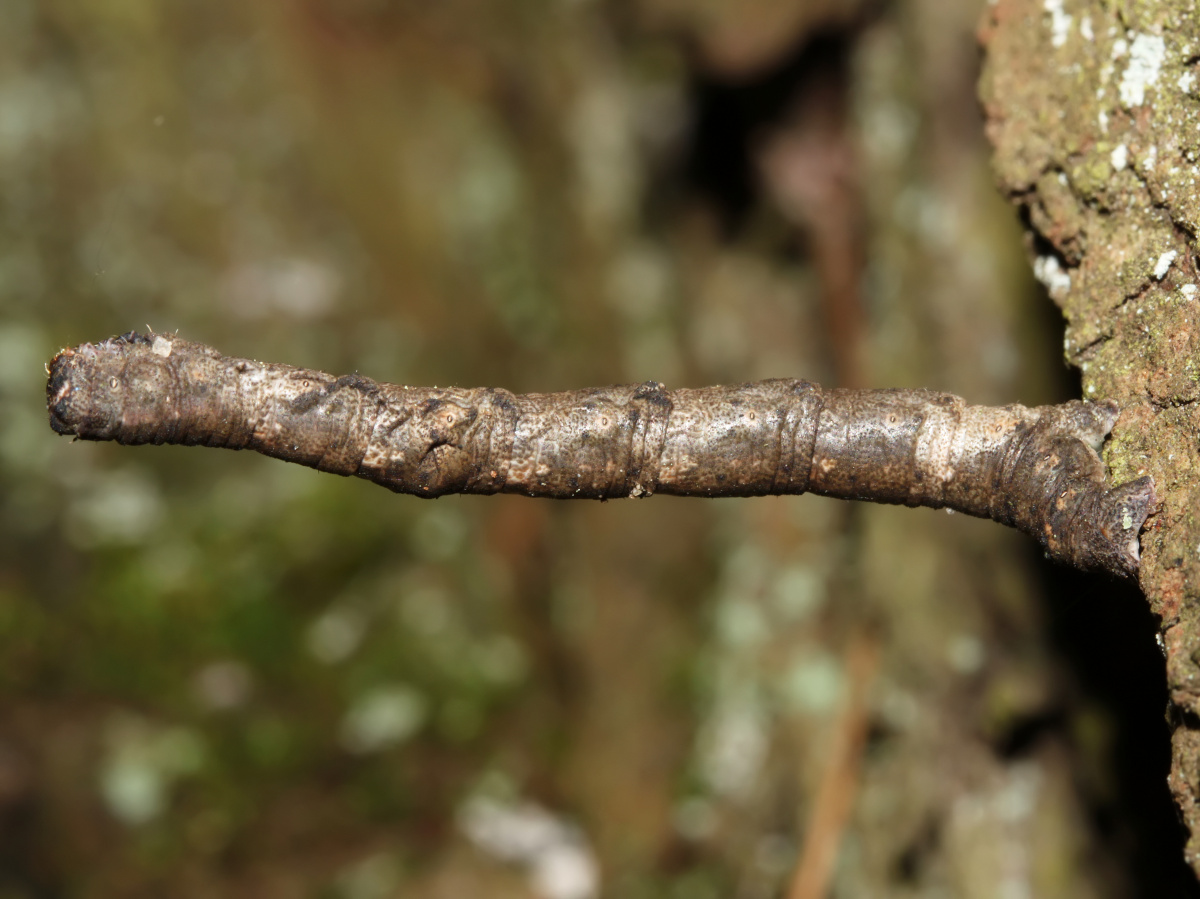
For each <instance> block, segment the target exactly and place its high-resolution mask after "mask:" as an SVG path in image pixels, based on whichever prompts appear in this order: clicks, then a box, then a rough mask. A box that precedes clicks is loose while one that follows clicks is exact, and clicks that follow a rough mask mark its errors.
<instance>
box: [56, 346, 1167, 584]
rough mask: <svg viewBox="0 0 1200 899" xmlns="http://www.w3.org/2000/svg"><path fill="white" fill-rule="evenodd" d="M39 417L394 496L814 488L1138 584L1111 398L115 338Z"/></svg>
mask: <svg viewBox="0 0 1200 899" xmlns="http://www.w3.org/2000/svg"><path fill="white" fill-rule="evenodd" d="M46 393H47V403H48V406H49V411H50V424H51V426H52V427H53V428H54V430H56V431H58V432H59V433H62V434H74V435H77V436H79V437H83V438H85V439H89V440H115V441H117V442H118V443H124V444H134V445H136V444H144V443H154V444H162V443H176V444H183V445H187V446H196V445H203V446H217V447H228V448H230V449H252V450H256V451H258V452H260V453H264V454H265V455H268V456H273V457H275V458H279V459H283V460H285V461H288V462H297V463H299V464H301V465H306V466H308V467H310V468H317V469H320V470H321V471H329V472H333V473H334V474H340V475H354V476H357V477H362V478H365V479H367V480H369V481H373V482H375V483H377V484H382V485H383V486H385V487H387V488H388V489H390V490H394V491H396V492H397V493H409V494H413V495H416V496H424V497H431V498H432V497H438V496H442V495H444V494H447V493H480V494H495V493H520V494H525V495H527V496H540V497H551V498H557V499H576V498H578V499H612V498H621V497H642V496H650V495H652V494H654V493H666V494H673V495H676V496H706V497H716V496H768V495H786V494H801V493H817V494H820V495H822V496H833V497H839V498H842V499H860V500H868V501H872V502H882V503H890V504H898V505H906V506H928V507H931V508H935V509H941V508H949V509H953V510H955V511H958V512H965V513H966V514H968V515H975V516H978V517H980V518H991V519H992V520H994V521H998V522H1000V523H1002V524H1007V525H1011V526H1013V527H1016V528H1017V529H1019V530H1021V531H1024V532H1025V533H1027V534H1030V535H1032V536H1034V537H1035V538H1037V539H1038V540H1039V541H1040V542H1041V544H1042V545H1043V547H1045V549H1046V552H1047V553H1048V554H1049V555H1050V556H1051V557H1052V558H1054V559H1057V560H1059V561H1062V562H1066V563H1068V564H1071V565H1075V566H1077V567H1080V568H1094V569H1100V570H1104V571H1107V572H1109V573H1111V574H1115V575H1124V574H1135V573H1136V572H1137V566H1138V534H1139V532H1140V531H1141V527H1142V523H1143V522H1144V521H1145V519H1146V515H1147V514H1148V512H1149V510H1150V508H1151V507H1152V506H1153V504H1154V485H1153V481H1152V480H1151V479H1150V478H1149V477H1142V478H1138V479H1137V480H1134V481H1131V482H1129V483H1128V484H1125V485H1123V486H1121V487H1117V488H1113V489H1111V490H1110V489H1109V488H1108V487H1107V485H1106V484H1105V482H1104V466H1103V464H1102V463H1101V462H1100V458H1099V456H1097V455H1096V450H1097V449H1098V448H1099V447H1100V444H1101V443H1102V442H1103V440H1104V437H1105V436H1106V435H1107V434H1108V433H1109V432H1110V431H1111V430H1112V426H1113V423H1114V421H1116V418H1117V412H1118V409H1117V406H1116V404H1115V403H1111V402H1103V403H1083V402H1078V401H1072V402H1069V403H1064V404H1062V405H1060V406H1042V407H1038V408H1034V409H1029V408H1026V407H1025V406H1020V405H1011V406H997V407H989V406H972V405H968V404H967V403H965V402H964V401H963V400H962V399H961V398H959V397H956V396H952V395H950V394H946V393H937V392H935V391H932V390H853V389H833V390H827V389H823V388H821V387H819V386H817V385H816V384H812V383H810V382H808V381H799V380H791V379H783V378H777V379H774V380H769V381H760V382H757V383H754V384H743V385H739V386H729V387H706V388H701V389H694V390H686V389H685V390H666V389H665V388H664V387H663V385H662V384H660V383H657V382H654V381H649V382H646V383H644V384H640V385H633V386H624V387H601V388H594V389H587V390H575V391H568V392H563V393H543V394H525V395H515V394H513V393H511V392H509V391H507V390H504V389H502V388H494V387H481V388H474V389H462V388H438V387H432V388H431V387H408V386H404V387H401V386H398V385H394V384H379V383H377V382H375V381H372V380H370V379H369V378H365V377H362V376H360V375H357V374H355V375H347V376H345V377H340V378H339V377H335V376H333V375H329V374H325V373H324V372H319V371H313V370H311V369H301V368H295V367H293V366H290V365H283V364H278V363H273V364H264V363H260V362H255V361H252V360H249V359H237V358H230V357H228V356H223V355H221V354H220V353H219V352H217V351H216V350H214V349H212V348H210V347H207V346H204V345H202V344H198V343H193V342H191V341H188V340H182V339H180V338H178V337H174V336H164V335H150V336H147V335H141V334H136V333H132V332H131V333H129V334H127V335H124V336H123V337H116V338H112V339H109V340H105V341H102V342H100V343H96V344H84V345H82V346H79V347H76V348H74V349H66V350H63V351H62V352H61V353H59V354H58V355H57V356H55V358H54V360H53V361H52V362H51V363H50V366H49V381H48V382H47V385H46Z"/></svg>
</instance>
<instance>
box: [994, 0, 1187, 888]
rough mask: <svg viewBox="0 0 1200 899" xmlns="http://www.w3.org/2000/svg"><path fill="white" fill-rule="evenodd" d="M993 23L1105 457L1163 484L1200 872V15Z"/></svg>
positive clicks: (1028, 18)
mask: <svg viewBox="0 0 1200 899" xmlns="http://www.w3.org/2000/svg"><path fill="white" fill-rule="evenodd" d="M982 38H983V42H984V44H985V46H986V49H987V66H986V70H985V74H984V78H983V86H982V95H983V100H984V104H985V107H986V112H987V116H988V130H989V135H990V137H991V139H992V141H993V142H994V144H995V148H996V155H995V164H996V169H997V171H998V173H999V176H1000V180H1001V183H1002V185H1003V188H1004V190H1005V191H1006V192H1007V193H1008V194H1009V195H1010V197H1011V198H1012V200H1013V201H1014V202H1015V203H1017V204H1018V205H1019V206H1020V207H1021V208H1022V209H1023V210H1024V212H1025V214H1026V215H1027V216H1028V222H1029V225H1030V227H1031V241H1030V249H1031V251H1032V253H1033V254H1034V255H1035V257H1036V263H1035V265H1036V270H1037V272H1038V273H1039V276H1040V277H1041V278H1042V280H1043V281H1044V282H1045V284H1046V286H1047V287H1048V289H1049V291H1050V295H1051V296H1052V297H1053V298H1054V300H1055V301H1056V302H1057V303H1058V304H1059V305H1060V306H1061V307H1062V309H1063V312H1064V314H1065V315H1066V317H1067V323H1068V325H1067V333H1066V340H1065V344H1064V349H1065V354H1066V357H1067V360H1068V361H1069V362H1070V363H1071V364H1072V365H1074V366H1075V367H1077V368H1078V369H1079V370H1080V371H1081V373H1082V377H1083V387H1084V395H1085V396H1087V397H1112V398H1115V399H1116V400H1118V401H1119V402H1120V403H1121V405H1122V408H1123V409H1125V410H1126V414H1125V415H1124V416H1123V417H1122V421H1121V423H1120V424H1119V425H1118V427H1117V428H1116V429H1115V431H1114V433H1113V439H1112V441H1111V443H1110V444H1109V451H1108V456H1107V458H1108V463H1109V466H1110V468H1111V469H1112V470H1113V472H1114V473H1115V474H1116V476H1117V477H1118V478H1120V477H1130V476H1135V475H1138V476H1140V475H1143V474H1150V475H1152V476H1153V477H1154V479H1155V482H1156V484H1158V485H1159V490H1160V494H1161V497H1162V507H1161V510H1160V511H1159V512H1158V513H1157V515H1156V516H1155V517H1154V518H1152V520H1151V524H1150V528H1149V530H1148V534H1147V537H1146V538H1145V539H1144V540H1143V562H1142V567H1141V576H1140V580H1141V587H1142V589H1143V590H1144V592H1145V595H1146V597H1147V599H1148V601H1149V603H1150V606H1151V608H1152V609H1153V611H1154V612H1155V613H1156V614H1157V615H1158V616H1160V618H1161V642H1162V645H1163V647H1164V648H1165V652H1166V657H1167V666H1166V667H1167V678H1168V685H1169V689H1170V696H1171V703H1172V713H1171V719H1172V721H1173V722H1174V727H1175V733H1174V738H1173V741H1172V746H1173V763H1172V770H1171V776H1170V785H1171V789H1172V792H1173V794H1174V796H1175V799H1176V801H1177V803H1178V805H1179V807H1180V809H1181V811H1182V813H1183V817H1184V820H1185V823H1186V825H1187V827H1188V828H1189V830H1190V831H1191V839H1190V842H1189V844H1188V848H1187V858H1188V861H1189V863H1190V864H1191V865H1192V867H1193V869H1195V870H1196V871H1197V872H1200V728H1198V727H1197V722H1198V721H1200V717H1198V714H1200V603H1197V598H1198V597H1200V548H1198V547H1200V518H1198V516H1197V509H1198V508H1200V481H1198V479H1197V474H1196V473H1197V471H1198V470H1200V407H1198V405H1197V400H1200V371H1198V369H1197V362H1196V359H1197V354H1198V353H1200V328H1197V301H1198V299H1200V297H1198V294H1200V290H1198V286H1197V272H1196V248H1197V245H1196V234H1197V229H1198V228H1200V191H1198V190H1197V187H1196V182H1197V175H1198V174H1200V170H1198V169H1197V166H1196V158H1197V152H1198V151H1200V138H1198V137H1197V135H1198V134H1200V100H1198V98H1197V87H1198V84H1200V71H1198V70H1197V62H1198V61H1200V15H1198V14H1197V12H1196V7H1195V4H1194V3H1193V2H1191V0H1167V2H1160V3H1145V2H1133V3H1122V4H1113V3H1101V2H1057V3H1052V2H1045V3H1043V2H1038V0H1000V2H998V3H996V4H995V5H993V6H991V7H990V8H989V11H988V15H987V19H986V22H985V24H984V26H983V29H982Z"/></svg>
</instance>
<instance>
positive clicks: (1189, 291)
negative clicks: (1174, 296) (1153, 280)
mask: <svg viewBox="0 0 1200 899" xmlns="http://www.w3.org/2000/svg"><path fill="white" fill-rule="evenodd" d="M1179 292H1180V293H1181V294H1183V298H1184V299H1185V300H1194V299H1196V294H1197V293H1198V292H1200V288H1197V287H1196V285H1195V284H1184V285H1183V287H1181V288H1179Z"/></svg>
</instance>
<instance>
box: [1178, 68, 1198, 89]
mask: <svg viewBox="0 0 1200 899" xmlns="http://www.w3.org/2000/svg"><path fill="white" fill-rule="evenodd" d="M1175 86H1176V87H1178V88H1179V89H1180V90H1181V91H1183V93H1185V94H1190V93H1191V92H1192V88H1194V87H1195V86H1196V73H1195V72H1184V73H1183V74H1182V75H1180V76H1179V80H1178V81H1176V82H1175Z"/></svg>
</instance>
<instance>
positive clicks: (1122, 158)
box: [1108, 144, 1129, 172]
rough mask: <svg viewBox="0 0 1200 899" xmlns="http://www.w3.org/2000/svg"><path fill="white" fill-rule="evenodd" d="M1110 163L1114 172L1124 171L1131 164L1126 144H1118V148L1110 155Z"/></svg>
mask: <svg viewBox="0 0 1200 899" xmlns="http://www.w3.org/2000/svg"><path fill="white" fill-rule="evenodd" d="M1108 161H1109V162H1111V163H1112V167H1113V171H1115V172H1119V171H1122V170H1123V169H1124V168H1125V166H1126V165H1127V164H1128V163H1129V148H1128V147H1127V146H1125V145H1124V144H1117V146H1116V148H1115V149H1114V150H1113V151H1112V153H1110V154H1109V156H1108Z"/></svg>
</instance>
